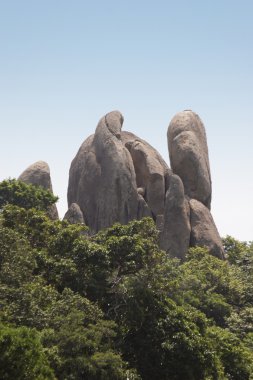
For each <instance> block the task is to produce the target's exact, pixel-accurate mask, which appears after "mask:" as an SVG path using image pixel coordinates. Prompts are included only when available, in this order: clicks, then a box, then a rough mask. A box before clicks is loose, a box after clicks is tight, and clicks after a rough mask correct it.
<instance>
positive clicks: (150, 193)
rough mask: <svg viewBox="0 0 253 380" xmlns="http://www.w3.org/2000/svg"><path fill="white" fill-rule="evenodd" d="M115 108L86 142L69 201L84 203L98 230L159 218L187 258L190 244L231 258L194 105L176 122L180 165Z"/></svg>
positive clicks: (164, 237)
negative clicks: (215, 212)
mask: <svg viewBox="0 0 253 380" xmlns="http://www.w3.org/2000/svg"><path fill="white" fill-rule="evenodd" d="M122 125H123V116H122V115H121V113H120V112H118V111H114V112H111V113H109V114H107V115H105V116H104V117H103V118H102V119H101V120H100V121H99V123H98V126H97V128H96V131H95V134H94V135H92V136H90V137H88V139H86V140H85V141H84V143H83V144H82V145H81V147H80V149H79V151H78V153H77V155H76V157H75V158H74V160H73V161H72V164H71V167H70V172H69V185H68V204H69V206H71V205H72V204H73V203H75V204H77V205H78V206H79V207H80V212H81V213H82V215H83V218H84V221H85V223H86V225H87V226H88V227H89V228H90V230H91V232H92V233H94V232H97V231H99V230H100V229H102V228H106V227H109V226H111V225H112V224H113V223H115V222H120V223H122V224H125V223H127V222H129V221H130V220H133V219H141V218H142V217H144V216H151V217H152V218H153V219H154V221H155V222H156V224H157V227H158V229H159V230H160V246H161V248H162V249H164V250H165V251H167V252H168V253H170V254H171V255H173V256H176V257H180V258H184V256H185V254H186V252H187V250H188V248H189V247H190V246H195V245H200V246H206V247H207V248H208V249H209V250H210V252H211V253H212V254H214V255H215V256H218V257H219V258H223V257H224V254H223V249H222V243H221V239H220V236H219V234H218V231H217V229H216V226H215V224H214V221H213V219H212V216H211V214H210V207H211V192H212V189H211V175H210V167H209V158H208V148H207V140H206V133H205V128H204V125H203V123H202V121H201V120H200V118H199V116H198V115H196V114H195V113H194V112H192V111H183V112H181V113H179V114H177V115H176V116H175V117H174V118H173V119H172V121H171V123H170V125H169V128H168V134H167V136H168V148H169V155H170V161H171V167H172V170H171V169H169V167H168V166H167V164H166V163H165V161H164V160H163V159H162V157H161V156H160V154H159V153H158V152H157V151H156V150H155V149H154V148H153V147H152V146H151V145H149V144H148V143H147V142H146V141H144V140H142V139H140V138H139V137H137V136H135V135H134V134H132V133H129V132H122V131H121V129H122Z"/></svg>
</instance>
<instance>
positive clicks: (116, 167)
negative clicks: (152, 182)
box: [68, 111, 144, 232]
mask: <svg viewBox="0 0 253 380" xmlns="http://www.w3.org/2000/svg"><path fill="white" fill-rule="evenodd" d="M122 124H123V116H122V115H121V113H120V112H118V111H114V112H111V113H109V114H107V115H105V116H104V117H102V119H101V120H100V121H99V123H98V126H97V128H96V131H95V134H94V135H92V136H90V137H89V138H88V139H87V140H86V141H85V142H84V143H83V144H82V146H81V148H80V149H79V151H78V153H77V155H76V157H75V158H74V160H73V161H72V163H71V167H70V172H69V186H68V204H69V205H71V203H78V205H79V206H80V208H81V210H82V212H83V214H84V215H85V222H86V224H87V225H88V226H89V227H90V230H91V232H97V231H99V230H100V229H102V228H106V227H109V226H111V225H112V224H113V223H115V222H120V223H122V224H126V223H128V222H129V221H130V220H133V219H137V218H138V217H140V215H138V210H139V209H140V210H141V209H143V210H144V207H143V204H142V205H140V200H141V202H142V203H143V198H142V197H141V198H140V195H139V194H138V192H137V184H136V176H135V170H134V165H133V162H132V158H131V155H130V153H129V151H128V150H127V148H126V147H125V145H124V144H123V143H122V141H121V128H122ZM140 210H139V211H140Z"/></svg>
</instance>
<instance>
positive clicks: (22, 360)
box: [0, 180, 253, 380]
mask: <svg viewBox="0 0 253 380" xmlns="http://www.w3.org/2000/svg"><path fill="white" fill-rule="evenodd" d="M42 190H43V189H40V188H38V187H34V186H32V185H25V186H24V184H23V183H20V182H19V181H16V180H10V181H3V182H2V183H1V184H0V204H1V213H0V353H1V355H0V357H1V358H0V378H1V379H13V378H17V379H29V380H32V379H34V380H35V379H60V380H65V379H66V380H71V379H73V380H74V379H75V380H78V379H80V380H81V379H90V380H107V379H108V380H121V379H122V380H123V379H124V380H126V379H131V380H137V379H142V380H151V379H154V380H156V379H157V380H158V379H159V380H202V379H203V380H212V379H213V380H217V379H220V380H225V379H227V380H231V379H234V380H244V379H245V380H247V379H252V376H253V367H252V363H253V290H252V283H253V246H252V244H250V243H241V242H238V241H236V240H235V239H233V238H231V237H226V238H225V239H224V247H225V251H226V254H227V257H228V259H227V261H225V262H223V261H221V260H219V259H217V258H215V257H213V256H211V255H210V254H209V252H208V251H207V250H206V249H204V248H198V247H197V248H194V249H190V251H189V253H188V256H187V259H186V260H185V261H184V262H180V261H179V260H177V259H174V258H170V257H168V255H167V254H166V253H165V252H163V251H161V250H160V249H159V247H158V244H157V242H158V231H157V230H156V228H155V226H154V223H153V221H152V220H151V219H150V218H145V219H143V220H141V221H133V222H131V223H129V224H128V225H119V224H116V225H114V226H112V227H111V228H109V229H107V230H103V231H100V232H99V233H98V234H96V235H93V236H90V235H89V234H87V233H86V228H85V227H84V226H83V225H71V224H69V223H68V222H66V221H52V220H50V219H49V218H48V217H47V214H46V211H47V208H48V206H50V205H51V204H52V203H53V202H54V201H55V198H54V197H52V194H51V193H50V192H47V191H46V190H43V191H42ZM84 232H85V233H84ZM21 347H22V349H21Z"/></svg>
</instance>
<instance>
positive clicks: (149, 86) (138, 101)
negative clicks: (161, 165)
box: [0, 0, 253, 240]
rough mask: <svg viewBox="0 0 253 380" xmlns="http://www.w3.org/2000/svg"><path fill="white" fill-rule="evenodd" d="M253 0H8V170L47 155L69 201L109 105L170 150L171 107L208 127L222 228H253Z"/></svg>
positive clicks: (3, 56)
mask: <svg viewBox="0 0 253 380" xmlns="http://www.w3.org/2000/svg"><path fill="white" fill-rule="evenodd" d="M252 20H253V1H251V0H241V1H239V0H238V1H235V0H213V1H211V0H210V1H208V0H206V1H205V0H188V1H187V0H178V1H170V0H167V1H165V0H164V1H161V0H156V1H149V0H145V1H143V0H128V1H126V0H124V1H123V0H115V1H113V0H106V1H102V0H100V1H98V0H93V1H86V0H71V1H69V0H68V1H66V0H30V1H28V0H22V1H21V0H16V1H15V0H0V130H1V135H0V136H1V137H0V138H1V140H0V141H1V149H0V180H2V179H4V178H7V177H18V176H19V174H20V173H21V172H22V171H23V170H24V169H26V167H27V166H29V165H30V164H32V163H33V162H35V161H38V160H44V161H47V162H48V164H49V166H50V168H51V176H52V181H53V188H54V192H55V193H56V194H57V195H58V196H59V197H60V201H59V203H58V209H59V211H60V215H61V216H63V215H64V213H65V211H66V209H67V202H66V193H67V183H68V170H69V167H70V163H71V161H72V159H73V158H74V156H75V154H76V152H77V150H78V148H79V146H80V145H81V143H82V141H83V140H84V139H85V138H86V137H88V136H89V135H90V134H91V133H93V131H94V129H95V127H96V125H97V122H98V120H99V119H100V117H102V116H103V115H104V114H105V113H107V112H109V111H112V110H115V109H118V110H120V111H121V112H122V113H123V115H124V117H125V123H124V126H123V128H124V129H125V130H129V131H132V132H134V133H135V134H137V135H138V136H140V137H142V138H144V139H145V140H147V141H148V142H149V143H151V144H152V145H153V146H154V147H155V148H157V149H158V150H159V152H160V153H161V154H162V156H163V157H164V158H165V160H166V161H167V162H169V159H168V151H167V140H166V132H167V127H168V124H169V122H170V120H171V118H172V117H173V116H174V115H175V114H176V113H177V112H178V111H181V110H184V109H192V110H194V111H195V112H197V113H198V114H199V115H200V117H201V118H202V120H203V122H204V124H205V126H206V132H207V138H208V145H209V155H210V163H211V172H212V181H213V202H212V213H213V216H214V219H215V222H216V224H217V227H218V229H219V231H220V233H221V234H222V235H223V236H225V235H226V234H230V235H232V236H235V237H236V238H238V239H241V240H253V200H252V194H253V149H252V144H253V112H252V111H253V107H252V106H253V96H252V95H253V75H252V74H253V48H252V46H253V22H252Z"/></svg>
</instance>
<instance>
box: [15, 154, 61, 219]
mask: <svg viewBox="0 0 253 380" xmlns="http://www.w3.org/2000/svg"><path fill="white" fill-rule="evenodd" d="M18 179H19V181H22V182H25V183H30V184H32V185H36V186H41V187H43V188H44V189H46V190H50V191H51V192H53V187H52V182H51V176H50V168H49V166H48V164H47V163H46V162H44V161H37V162H35V163H34V164H32V165H30V166H29V167H28V168H27V169H26V170H25V171H24V172H23V173H22V174H21V175H20V176H19V178H18ZM48 214H49V217H50V218H51V219H58V211H57V207H56V205H52V206H51V207H50V209H49V211H48Z"/></svg>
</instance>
